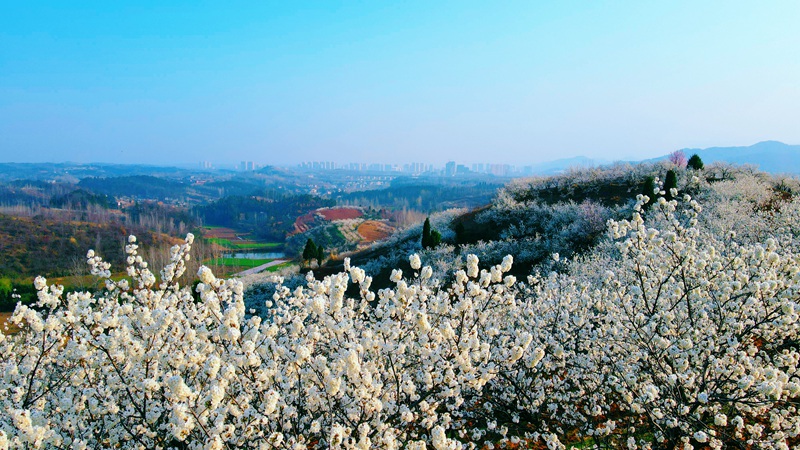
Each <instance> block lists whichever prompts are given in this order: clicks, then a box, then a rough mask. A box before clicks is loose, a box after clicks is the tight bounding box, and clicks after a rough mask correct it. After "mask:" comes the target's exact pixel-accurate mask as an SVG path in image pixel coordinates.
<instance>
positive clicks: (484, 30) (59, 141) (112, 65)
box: [0, 1, 800, 165]
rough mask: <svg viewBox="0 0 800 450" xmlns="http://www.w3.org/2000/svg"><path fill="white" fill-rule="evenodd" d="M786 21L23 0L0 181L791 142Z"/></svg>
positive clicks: (0, 72)
mask: <svg viewBox="0 0 800 450" xmlns="http://www.w3.org/2000/svg"><path fill="white" fill-rule="evenodd" d="M798 17H800V3H797V2H791V1H783V2H769V3H751V2H721V1H718V2H704V3H703V4H695V3H693V2H688V1H681V2H670V3H664V4H643V3H640V2H615V3H606V2H597V3H585V4H539V3H529V2H509V3H503V4H490V5H487V4H482V3H478V2H437V3H435V4H428V3H425V2H410V3H404V4H402V5H385V4H377V3H367V4H355V3H345V2H342V3H331V2H314V3H302V4H299V3H286V4H284V3H271V2H269V3H244V4H236V5H232V4H230V3H223V2H209V3H204V4H203V6H202V7H196V6H195V5H194V4H193V3H189V2H169V3H168V4H162V3H158V2H139V3H137V4H114V3H108V2H99V1H98V2H94V1H93V2H84V3H81V4H79V5H69V6H65V5H63V4H61V3H58V2H47V1H41V2H25V3H18V4H9V5H5V6H3V7H2V8H0V162H61V161H74V162H78V163H90V162H102V163H125V164H132V163H133V164H153V165H189V164H194V163H196V162H199V161H210V162H212V163H215V164H220V163H226V164H236V163H237V162H238V161H243V160H251V161H255V162H257V163H259V164H274V165H294V164H297V163H300V162H303V161H320V160H324V161H336V162H347V161H352V162H356V161H363V162H387V163H402V162H414V161H420V162H425V163H432V164H443V163H444V162H445V161H449V160H455V161H459V162H461V161H463V162H496V163H509V164H517V165H527V164H535V163H540V162H546V161H552V160H556V159H562V158H571V157H576V156H585V157H588V158H595V159H603V160H612V161H613V160H634V159H635V160H640V159H646V158H652V157H657V156H660V155H663V154H666V153H668V152H671V151H673V150H677V149H680V148H705V147H713V146H749V145H752V144H755V143H757V142H760V141H765V140H776V141H782V142H784V143H787V144H798V143H800V128H799V127H797V126H796V123H797V119H798V117H800V86H799V85H798V80H800V46H798V45H797V44H798V42H800V29H798V27H796V20H797V18H798Z"/></svg>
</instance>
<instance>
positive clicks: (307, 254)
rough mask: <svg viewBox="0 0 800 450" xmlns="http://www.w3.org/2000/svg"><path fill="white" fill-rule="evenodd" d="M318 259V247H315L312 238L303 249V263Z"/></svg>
mask: <svg viewBox="0 0 800 450" xmlns="http://www.w3.org/2000/svg"><path fill="white" fill-rule="evenodd" d="M316 257H317V246H316V245H314V241H312V240H311V238H308V240H307V241H306V247H305V248H304V249H303V261H309V262H310V261H311V260H312V259H314V258H316Z"/></svg>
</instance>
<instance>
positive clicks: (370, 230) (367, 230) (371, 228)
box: [358, 220, 394, 242]
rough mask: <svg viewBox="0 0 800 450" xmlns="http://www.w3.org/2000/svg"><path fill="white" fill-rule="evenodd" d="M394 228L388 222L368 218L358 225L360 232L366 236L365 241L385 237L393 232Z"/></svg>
mask: <svg viewBox="0 0 800 450" xmlns="http://www.w3.org/2000/svg"><path fill="white" fill-rule="evenodd" d="M392 231H394V229H393V228H392V227H391V226H389V225H388V224H387V223H386V222H378V221H377V220H367V221H364V222H363V223H361V225H359V226H358V234H360V235H361V236H362V237H363V238H364V242H374V241H379V240H381V239H385V238H387V237H389V235H390V234H392Z"/></svg>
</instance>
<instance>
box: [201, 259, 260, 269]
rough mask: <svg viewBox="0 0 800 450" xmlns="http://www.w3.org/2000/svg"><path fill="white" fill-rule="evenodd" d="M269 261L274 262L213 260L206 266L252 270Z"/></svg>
mask: <svg viewBox="0 0 800 450" xmlns="http://www.w3.org/2000/svg"><path fill="white" fill-rule="evenodd" d="M270 261H274V259H247V258H214V259H211V260H210V261H209V262H208V265H216V266H225V267H247V268H252V267H257V266H260V265H262V264H266V263H268V262H270Z"/></svg>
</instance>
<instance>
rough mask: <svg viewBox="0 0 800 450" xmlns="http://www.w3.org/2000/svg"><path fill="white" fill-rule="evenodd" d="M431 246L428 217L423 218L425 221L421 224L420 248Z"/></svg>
mask: <svg viewBox="0 0 800 450" xmlns="http://www.w3.org/2000/svg"><path fill="white" fill-rule="evenodd" d="M430 247H431V220H430V218H429V217H426V218H425V223H424V224H422V248H423V249H426V248H430Z"/></svg>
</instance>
